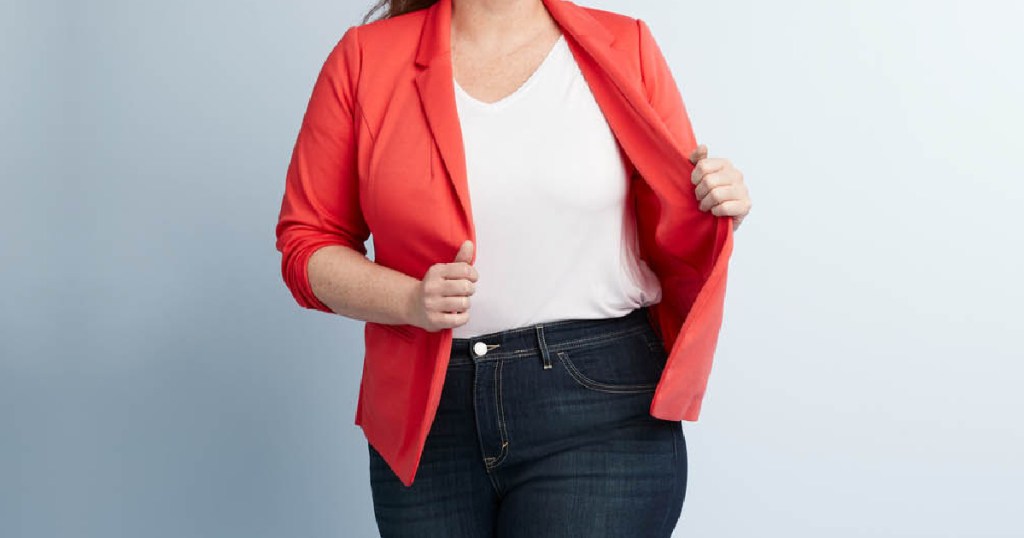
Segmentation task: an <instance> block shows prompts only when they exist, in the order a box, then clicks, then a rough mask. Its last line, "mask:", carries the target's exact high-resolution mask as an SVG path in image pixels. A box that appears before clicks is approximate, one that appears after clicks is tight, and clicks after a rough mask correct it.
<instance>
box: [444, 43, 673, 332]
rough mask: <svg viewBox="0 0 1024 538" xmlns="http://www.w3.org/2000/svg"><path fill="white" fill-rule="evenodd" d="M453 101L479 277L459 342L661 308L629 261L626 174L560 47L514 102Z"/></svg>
mask: <svg viewBox="0 0 1024 538" xmlns="http://www.w3.org/2000/svg"><path fill="white" fill-rule="evenodd" d="M455 98H456V105H457V108H458V114H459V119H460V122H461V126H462V138H463V142H464V146H465V150H466V166H467V172H468V179H469V191H470V200H471V205H472V209H473V220H474V224H475V227H476V237H477V243H476V245H475V247H476V249H477V253H476V261H475V263H474V265H475V267H476V269H477V271H478V272H479V277H480V278H479V280H478V281H477V284H476V292H475V293H474V294H473V295H472V296H471V297H470V308H469V322H468V323H466V324H465V325H463V326H461V327H456V328H454V329H453V336H454V337H455V338H470V337H475V336H480V335H483V334H487V333H491V332H497V331H503V330H506V329H513V328H518V327H523V326H527V325H531V324H534V323H543V322H548V321H555V320H564V319H571V318H589V319H592V318H607V317H619V316H624V315H626V314H627V313H629V312H630V311H631V310H633V309H635V308H637V307H639V306H642V305H648V304H653V303H657V302H659V301H660V300H661V287H660V284H659V283H658V279H657V277H656V276H655V275H654V273H653V272H652V271H651V270H650V268H649V267H648V266H647V264H646V263H644V262H643V261H642V260H640V259H639V257H638V256H637V254H636V253H637V243H636V240H637V239H636V227H635V224H634V222H635V221H634V217H633V211H632V207H628V205H629V204H627V203H626V200H627V197H626V194H627V191H626V189H627V187H628V181H629V180H628V175H627V171H626V170H627V169H626V163H624V162H623V157H622V154H621V153H620V151H619V147H618V144H617V142H616V140H615V136H614V134H613V133H612V131H611V128H610V127H609V126H608V123H607V121H606V120H605V118H604V114H603V113H602V112H601V110H600V108H599V107H598V104H597V101H596V100H595V99H594V96H593V94H592V93H591V92H590V87H589V86H588V84H587V82H586V80H585V79H584V78H583V74H582V72H580V70H579V66H578V65H577V64H576V61H575V58H574V57H573V55H572V52H571V50H570V49H569V46H568V43H567V42H566V40H565V36H564V35H563V36H562V37H560V38H559V39H558V42H557V43H556V44H555V46H554V47H553V48H552V49H551V51H550V52H549V53H548V56H547V57H546V58H545V59H544V60H543V62H542V63H541V65H540V66H539V67H538V68H537V70H536V71H535V72H534V73H533V74H532V75H531V76H530V78H529V79H528V80H527V81H526V82H525V83H524V84H523V85H522V86H520V87H519V88H518V89H517V90H516V91H515V92H514V93H512V94H511V95H509V96H507V97H505V98H503V99H501V100H500V101H497V102H495V103H485V102H483V101H479V100H477V99H474V98H473V97H471V96H470V95H469V94H468V93H466V91H465V90H463V89H462V88H461V87H459V85H458V83H457V82H456V83H455Z"/></svg>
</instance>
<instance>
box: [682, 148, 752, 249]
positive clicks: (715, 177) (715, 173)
mask: <svg viewBox="0 0 1024 538" xmlns="http://www.w3.org/2000/svg"><path fill="white" fill-rule="evenodd" d="M690 162H692V163H693V164H694V168H693V174H692V175H691V176H690V181H692V182H693V183H694V185H696V186H697V191H696V194H697V199H698V200H700V210H701V211H707V210H709V209H710V210H711V214H713V215H718V216H731V217H733V226H732V229H733V230H736V229H737V228H739V227H740V223H741V222H742V221H743V219H744V218H745V217H746V216H747V214H748V213H750V207H751V206H752V205H753V204H752V203H751V201H750V194H749V193H748V192H747V186H746V184H744V183H743V173H742V172H740V171H739V170H737V169H736V168H735V167H734V166H733V165H732V163H731V162H729V159H723V158H708V147H707V146H706V145H704V144H701V145H699V146H697V149H695V150H693V153H692V154H690Z"/></svg>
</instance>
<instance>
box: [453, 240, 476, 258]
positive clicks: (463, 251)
mask: <svg viewBox="0 0 1024 538" xmlns="http://www.w3.org/2000/svg"><path fill="white" fill-rule="evenodd" d="M472 259H473V242H472V241H470V240H469V239H467V240H465V241H463V243H462V246H460V247H459V252H458V253H456V254H455V261H456V262H466V263H469V262H470V260H472Z"/></svg>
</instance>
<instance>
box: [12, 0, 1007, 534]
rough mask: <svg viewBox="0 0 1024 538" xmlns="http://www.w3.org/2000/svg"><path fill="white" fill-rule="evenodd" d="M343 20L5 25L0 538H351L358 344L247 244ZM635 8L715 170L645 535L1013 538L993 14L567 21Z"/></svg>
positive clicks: (101, 20) (270, 200) (833, 4)
mask: <svg viewBox="0 0 1024 538" xmlns="http://www.w3.org/2000/svg"><path fill="white" fill-rule="evenodd" d="M369 3H370V2H369V0H360V1H349V0H346V1H334V2H327V1H320V0H308V1H305V2H241V1H231V0H204V1H201V2H200V1H196V0H180V1H176V2H169V1H164V2H154V1H146V0H131V1H128V0H120V1H114V0H98V1H94V2H70V1H68V2H55V1H54V0H39V1H34V2H31V3H30V2H28V1H26V0H21V1H17V3H13V4H12V3H9V2H8V3H4V4H3V7H0V40H2V43H3V46H2V47H0V60H2V66H0V67H2V71H0V73H2V74H0V91H2V92H3V93H2V99H0V114H2V116H0V148H2V150H0V151H2V160H0V166H2V169H0V170H2V179H3V183H2V187H3V191H2V194H0V246H2V248H0V253H2V256H3V258H2V260H3V262H2V263H0V276H2V284H0V285H2V290H0V293H2V305H3V306H2V310H0V536H3V537H5V538H22V537H26V538H27V537H33V538H35V537H47V538H71V537H75V538H93V537H95V538H115V537H132V538H134V537H147V538H186V537H211V538H212V537H218V538H233V537H240V538H241V537H245V538H259V537H284V536H287V537H302V538H327V537H363V536H368V537H369V536H376V535H377V534H376V530H375V525H374V521H373V513H372V504H371V497H370V490H369V484H368V472H367V462H368V455H367V450H366V444H365V440H364V437H363V436H362V433H361V430H359V429H358V428H357V427H356V426H355V425H354V424H353V419H354V414H355V404H356V396H357V391H358V384H359V375H360V372H361V368H362V364H361V361H362V352H363V348H362V323H361V322H359V321H355V320H352V319H347V318H342V317H340V316H331V315H327V314H323V313H318V312H313V311H307V310H302V309H300V308H299V307H298V306H297V305H296V304H295V303H294V301H293V299H292V297H291V295H290V294H289V292H288V291H287V289H286V288H285V286H284V283H283V280H282V279H281V276H280V272H279V271H280V266H279V263H280V255H279V253H278V252H277V251H276V250H275V249H274V240H275V237H274V226H275V224H276V218H277V213H278V210H279V208H280V202H281V195H282V193H283V188H284V174H285V169H286V166H287V163H288V159H289V156H290V153H291V150H292V145H293V143H294V140H295V136H296V134H297V132H298V127H299V123H300V120H301V116H302V113H303V111H304V109H305V105H306V102H307V99H308V97H309V92H310V90H311V88H312V84H313V81H314V78H315V76H316V74H317V72H318V70H319V68H320V66H321V64H322V62H323V60H324V58H325V57H326V54H327V52H328V51H329V50H330V49H331V47H332V46H333V45H334V44H335V43H336V42H337V40H338V39H339V38H340V37H341V35H342V33H343V32H344V30H345V29H346V28H347V27H348V26H350V25H352V24H357V23H358V22H359V20H360V18H361V16H362V14H363V13H364V12H365V10H366V8H367V7H369ZM584 3H586V4H588V5H593V6H596V7H601V8H605V9H611V10H614V11H619V12H622V13H627V14H629V15H633V16H636V17H641V18H643V19H645V20H646V21H647V22H648V23H649V24H650V26H651V28H652V31H653V32H654V35H655V38H656V39H657V40H658V41H659V43H660V44H661V47H662V49H663V51H664V53H665V55H666V57H667V58H668V60H669V63H670V64H671V67H672V70H673V72H674V74H675V76H676V80H677V82H678V84H679V86H680V88H681V91H682V93H683V96H684V100H685V101H686V104H687V106H688V108H689V112H690V115H691V119H692V122H693V126H694V129H695V132H696V134H697V139H698V141H699V142H702V143H706V144H708V145H709V147H710V151H711V153H712V156H722V157H727V158H730V159H731V160H732V161H733V162H734V163H735V164H736V166H737V167H738V168H739V169H740V170H742V171H743V172H744V174H745V177H746V182H747V184H748V187H749V189H750V193H751V196H752V198H753V201H754V207H753V212H752V213H751V215H750V216H749V217H748V218H747V220H746V222H744V223H743V225H742V226H741V227H740V229H739V230H738V232H737V234H736V246H735V253H734V257H733V259H732V262H731V266H730V284H729V290H728V293H727V299H726V319H725V323H724V326H723V329H722V333H721V336H720V340H719V348H718V353H717V355H716V363H715V367H714V369H713V372H712V374H711V379H710V385H709V392H708V393H707V396H706V400H705V403H704V407H703V411H702V415H701V418H700V420H699V421H697V422H695V423H693V422H685V423H684V426H683V427H684V432H685V434H686V436H687V444H688V449H689V452H688V457H689V463H690V476H689V483H688V488H687V497H686V503H685V506H684V508H683V515H682V519H681V520H680V522H679V525H678V527H677V532H676V536H688V537H709V538H710V537H751V536H786V537H790V538H796V537H814V538H817V537H821V536H828V537H831V538H845V537H855V536H856V537H862V536H863V537H869V536H870V537H889V536H915V537H917V536H920V537H946V536H950V537H952V536H956V537H972V538H974V537H995V536H1006V537H1010V536H1024V520H1022V519H1021V518H1020V512H1019V510H1020V507H1021V501H1022V499H1024V495H1022V492H1021V484H1022V483H1024V463H1022V462H1021V455H1022V454H1024V428H1022V426H1021V414H1022V413H1021V411H1022V410H1024V396H1022V394H1021V386H1022V381H1024V367H1022V365H1021V362H1022V359H1024V345H1022V342H1021V337H1022V335H1024V331H1022V329H1021V326H1022V321H1024V316H1022V315H1021V304H1022V300H1024V285H1022V283H1021V277H1022V276H1024V248H1022V247H1024V241H1022V239H1021V232H1022V231H1024V223H1022V221H1021V217H1020V213H1021V204H1022V202H1024V180H1022V179H1024V178H1022V177H1021V172H1020V170H1021V166H1022V164H1024V163H1022V159H1021V155H1022V154H1024V143H1022V138H1024V137H1022V135H1021V133H1020V132H1019V127H1020V126H1021V124H1022V122H1024V107H1022V104H1021V98H1022V96H1024V69H1021V58H1022V56H1021V53H1022V52H1021V51H1022V50H1024V33H1022V32H1021V31H1020V29H1021V23H1022V21H1024V7H1022V5H1021V3H1019V2H1010V1H1003V2H995V1H977V2H971V3H967V2H952V1H939V2H936V1H930V2H925V1H908V0H902V1H881V0H858V1H850V0H835V1H829V2H818V1H814V2H812V1H810V0H807V1H797V0H782V1H778V2H754V1H741V0H726V1H715V2H695V1H687V2H682V1H665V0H663V1H657V0H631V1H625V0H619V1H610V0H608V1H600V2H597V1H595V2H584Z"/></svg>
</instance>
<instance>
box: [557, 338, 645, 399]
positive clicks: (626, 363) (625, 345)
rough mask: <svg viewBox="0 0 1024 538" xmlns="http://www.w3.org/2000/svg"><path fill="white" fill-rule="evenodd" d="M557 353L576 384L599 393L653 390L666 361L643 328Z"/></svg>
mask: <svg viewBox="0 0 1024 538" xmlns="http://www.w3.org/2000/svg"><path fill="white" fill-rule="evenodd" d="M555 355H556V356H557V357H558V359H559V361H560V362H561V363H562V365H563V366H564V367H565V369H566V371H567V372H568V373H569V375H570V377H572V378H573V380H574V381H575V382H576V383H577V384H579V385H580V386H583V387H585V388H587V389H590V390H594V391H598V392H607V393H617V394H632V393H642V392H654V389H655V387H657V385H658V381H659V380H660V379H661V372H662V370H663V369H664V360H663V359H662V358H661V356H660V354H659V353H657V352H655V351H652V348H651V345H650V344H649V341H648V337H647V336H646V335H645V334H644V333H643V332H642V331H630V332H628V333H624V334H621V335H617V336H616V337H614V338H608V339H602V340H601V341H600V342H590V343H586V344H582V345H573V346H568V347H566V348H564V349H561V350H559V351H558V352H556V353H555Z"/></svg>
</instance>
